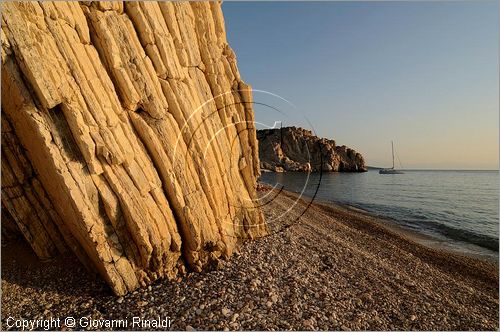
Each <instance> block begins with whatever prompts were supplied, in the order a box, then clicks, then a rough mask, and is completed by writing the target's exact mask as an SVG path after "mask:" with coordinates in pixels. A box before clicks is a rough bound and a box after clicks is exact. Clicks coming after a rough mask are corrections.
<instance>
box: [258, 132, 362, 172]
mask: <svg viewBox="0 0 500 332" xmlns="http://www.w3.org/2000/svg"><path fill="white" fill-rule="evenodd" d="M257 139H258V141H259V158H260V167H261V169H265V170H270V171H274V172H284V171H292V172H309V171H312V172H317V171H320V170H323V171H326V172H366V171H367V167H366V165H365V161H364V159H363V156H362V155H361V154H360V153H359V152H356V151H354V150H353V149H351V148H348V147H347V146H345V145H342V146H337V145H336V143H335V141H334V140H332V139H327V138H320V137H318V136H315V135H313V133H312V132H311V131H310V130H306V129H303V128H300V127H299V128H298V127H284V128H274V129H262V130H257Z"/></svg>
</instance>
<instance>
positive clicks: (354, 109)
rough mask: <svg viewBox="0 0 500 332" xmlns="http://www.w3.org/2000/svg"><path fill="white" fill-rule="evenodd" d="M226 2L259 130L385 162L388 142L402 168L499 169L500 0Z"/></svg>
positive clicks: (388, 157)
mask: <svg viewBox="0 0 500 332" xmlns="http://www.w3.org/2000/svg"><path fill="white" fill-rule="evenodd" d="M222 10H223V12H224V17H225V23H226V33H227V38H228V42H229V44H230V46H231V47H232V48H233V50H234V51H235V53H236V56H237V60H238V67H239V70H240V73H241V76H242V78H243V80H244V81H245V82H247V83H249V84H250V85H252V87H253V89H254V102H256V103H255V105H254V110H255V117H256V121H257V122H258V123H261V124H258V127H260V128H264V127H266V126H267V127H269V126H273V124H274V122H275V121H281V122H282V124H283V126H290V125H295V126H300V127H304V128H306V129H312V130H313V131H314V132H315V133H316V134H317V135H318V136H321V137H328V138H331V139H335V141H336V142H337V145H344V144H345V145H347V146H349V147H352V148H354V149H355V150H357V151H358V152H360V153H361V154H363V156H364V157H365V160H366V162H367V164H368V165H370V166H382V167H388V166H391V147H390V144H391V143H390V142H391V140H394V144H395V149H396V153H397V156H398V157H399V160H400V161H401V165H402V166H403V167H404V168H407V169H412V168H418V169H498V159H499V144H498V142H499V137H498V134H499V68H498V66H499V63H498V62H499V59H498V58H499V53H498V48H499V17H498V15H499V5H498V1H470V2H469V1H456V2H455V1H443V2H438V1H421V2H416V1H413V2H409V1H385V2H307V3H306V2H224V3H223V5H222ZM257 90H262V91H265V92H261V91H257ZM285 100H286V101H285ZM396 165H399V162H398V161H397V160H396Z"/></svg>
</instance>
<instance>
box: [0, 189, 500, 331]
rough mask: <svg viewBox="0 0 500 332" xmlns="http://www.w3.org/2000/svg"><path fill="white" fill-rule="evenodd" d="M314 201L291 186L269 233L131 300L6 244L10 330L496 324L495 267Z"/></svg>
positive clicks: (63, 263)
mask: <svg viewBox="0 0 500 332" xmlns="http://www.w3.org/2000/svg"><path fill="white" fill-rule="evenodd" d="M258 192H259V195H261V197H262V196H264V197H265V195H266V190H265V189H263V187H261V188H260V190H259V191H258ZM291 206H293V207H294V208H292V209H290V207H291ZM308 206H309V205H308V202H307V201H305V200H297V194H294V193H291V192H286V191H283V192H282V193H280V195H279V196H278V197H276V198H275V199H273V200H272V201H271V202H270V203H269V204H266V205H264V206H262V210H263V213H264V215H265V216H266V219H267V220H268V223H269V227H270V234H269V235H267V236H264V237H260V238H256V239H254V240H252V241H248V242H245V243H244V244H243V245H242V246H241V248H240V250H239V252H238V253H236V254H234V255H233V256H232V257H231V258H230V259H228V260H222V261H220V263H221V264H219V265H218V266H217V267H215V268H214V269H213V270H210V271H203V272H200V273H194V272H189V273H188V274H187V275H186V276H185V277H184V278H183V279H178V280H176V281H169V280H166V279H163V280H158V281H157V282H155V283H153V284H152V285H150V286H148V287H144V288H141V289H138V290H137V291H134V292H132V293H130V294H127V295H125V296H123V297H116V296H114V295H113V294H112V293H111V291H110V289H109V287H108V286H107V285H106V284H105V283H104V282H103V281H102V280H100V279H99V278H95V277H92V275H91V274H89V273H88V271H85V270H84V269H83V267H81V266H79V265H77V264H78V262H77V261H76V260H75V259H74V258H71V257H60V258H57V259H55V260H53V261H51V262H40V261H38V260H37V259H36V257H34V255H33V253H32V252H31V251H30V249H29V247H27V246H26V245H25V244H23V243H20V242H19V243H17V245H16V243H14V244H7V245H6V246H4V245H5V243H2V328H3V329H7V326H6V325H5V323H6V319H7V318H8V317H9V316H12V317H23V318H25V319H42V318H44V317H50V316H52V317H60V318H64V317H67V316H72V317H90V318H92V319H95V320H103V319H123V318H124V317H134V316H137V317H141V318H142V319H151V320H153V319H157V317H161V318H165V317H170V318H171V320H172V325H171V327H170V328H169V329H171V330H191V329H202V330H224V329H228V330H239V329H241V330H271V329H274V330H497V329H498V318H499V317H498V267H497V266H495V264H492V263H489V262H486V261H483V260H479V259H476V258H472V257H467V256H461V255H457V254H453V253H449V252H446V251H443V250H438V249H433V248H430V247H427V246H424V245H422V244H419V243H416V242H414V241H412V240H411V239H409V238H408V237H406V236H403V235H402V234H398V233H397V232H394V231H391V230H390V229H388V228H387V227H385V226H383V225H382V224H380V223H378V222H376V221H374V220H373V217H371V216H368V215H365V214H364V213H361V212H359V211H351V210H349V209H346V208H343V207H340V206H327V205H325V204H321V203H313V204H311V205H310V206H309V207H308ZM307 207H308V208H307ZM303 211H305V212H303ZM299 216H300V218H297V217H299ZM129 327H130V325H129Z"/></svg>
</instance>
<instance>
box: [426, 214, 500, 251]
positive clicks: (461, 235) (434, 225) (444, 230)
mask: <svg viewBox="0 0 500 332" xmlns="http://www.w3.org/2000/svg"><path fill="white" fill-rule="evenodd" d="M419 223H420V224H424V225H425V227H423V228H425V229H429V230H433V231H436V232H438V233H439V234H441V235H444V236H446V237H448V238H450V239H452V240H456V241H462V242H466V243H471V244H475V245H477V246H480V247H483V248H486V249H489V250H492V251H495V252H498V238H497V237H493V236H488V235H485V234H478V233H475V232H472V231H469V230H465V229H458V228H455V227H451V226H448V225H445V224H442V223H440V222H435V221H430V220H419Z"/></svg>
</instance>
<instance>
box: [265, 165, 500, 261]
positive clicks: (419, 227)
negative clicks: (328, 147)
mask: <svg viewBox="0 0 500 332" xmlns="http://www.w3.org/2000/svg"><path fill="white" fill-rule="evenodd" d="M260 180H261V181H262V182H264V183H268V184H271V185H275V184H278V183H279V185H283V187H284V188H283V189H285V190H289V191H294V192H299V193H300V192H303V194H304V195H306V196H308V197H315V199H317V200H319V201H322V202H334V203H340V204H345V205H350V206H353V207H356V208H360V209H363V210H366V211H368V212H370V213H372V214H375V215H377V216H381V217H385V218H387V219H388V220H389V221H390V222H394V223H397V224H398V225H400V226H403V227H406V228H409V229H412V230H414V231H417V232H419V233H422V234H425V235H429V236H431V237H434V238H436V239H438V240H439V241H441V242H442V243H445V244H447V245H448V246H449V247H450V248H452V249H454V250H458V251H461V252H463V253H471V254H477V255H481V256H488V258H492V259H498V225H499V172H498V171H441V170H439V171H429V170H425V171H424V170H418V171H417V170H415V171H404V174H386V175H382V174H379V173H378V170H370V171H368V172H365V173H323V174H321V176H320V174H319V173H311V174H307V173H292V172H290V173H272V172H266V173H262V176H261V178H260Z"/></svg>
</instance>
